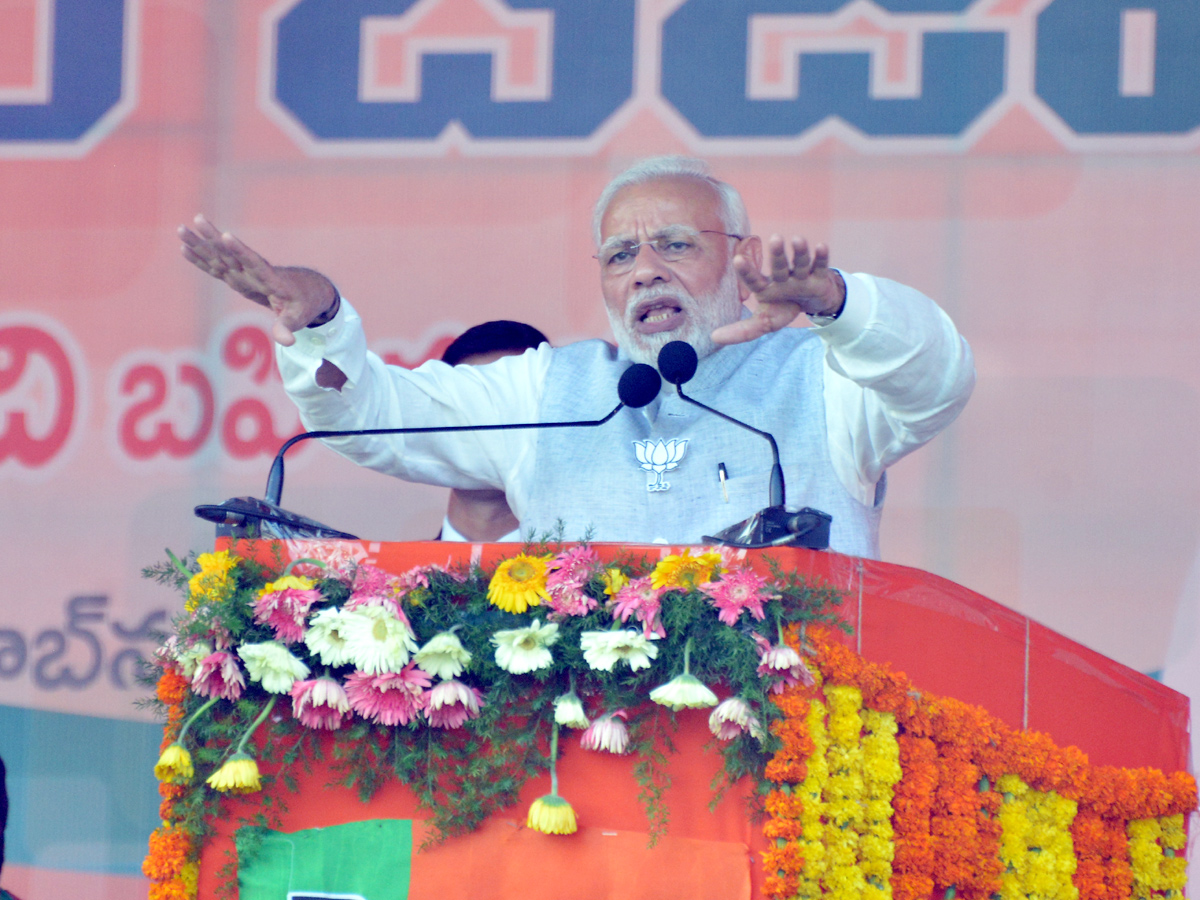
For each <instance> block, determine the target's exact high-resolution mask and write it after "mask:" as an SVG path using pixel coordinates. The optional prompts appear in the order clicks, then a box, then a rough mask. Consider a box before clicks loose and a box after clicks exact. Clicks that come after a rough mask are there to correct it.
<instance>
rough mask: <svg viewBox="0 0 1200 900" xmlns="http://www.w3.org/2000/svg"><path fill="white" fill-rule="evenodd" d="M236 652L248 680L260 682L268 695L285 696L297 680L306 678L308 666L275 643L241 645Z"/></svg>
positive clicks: (285, 648)
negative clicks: (243, 665) (244, 666)
mask: <svg viewBox="0 0 1200 900" xmlns="http://www.w3.org/2000/svg"><path fill="white" fill-rule="evenodd" d="M237 652H238V656H240V657H241V658H242V661H243V662H244V663H245V664H246V672H247V673H249V675H250V679H251V680H252V681H258V682H261V683H262V686H263V690H264V691H267V692H268V693H271V694H286V693H288V692H289V691H291V689H292V685H293V684H294V683H295V682H296V679H297V678H307V677H308V666H306V665H305V664H304V663H302V662H301V661H300V660H298V659H296V657H294V656H293V655H292V654H291V652H290V651H289V650H288V648H287V647H285V646H283V644H280V643H279V642H277V641H263V642H262V643H261V644H242V646H240V647H238V651H237Z"/></svg>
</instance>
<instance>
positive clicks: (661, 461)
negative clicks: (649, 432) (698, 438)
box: [633, 438, 688, 491]
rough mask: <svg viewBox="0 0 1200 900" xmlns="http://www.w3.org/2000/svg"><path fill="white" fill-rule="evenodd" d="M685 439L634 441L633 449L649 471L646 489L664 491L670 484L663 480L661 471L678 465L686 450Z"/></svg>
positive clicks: (669, 469) (644, 467) (643, 466)
mask: <svg viewBox="0 0 1200 900" xmlns="http://www.w3.org/2000/svg"><path fill="white" fill-rule="evenodd" d="M687 445H688V442H687V441H666V442H664V441H663V439H662V438H659V439H658V440H657V441H634V442H633V450H634V452H635V453H636V454H637V460H638V462H639V463H641V464H642V468H643V469H645V470H646V471H647V472H649V473H650V481H649V482H648V483H647V484H646V490H648V491H665V490H667V488H669V487H670V486H671V485H670V483H669V482H666V481H663V473H664V472H669V471H671V470H672V469H674V468H675V467H676V466H678V465H679V461H680V460H681V459H683V454H684V452H685V451H686V450H687Z"/></svg>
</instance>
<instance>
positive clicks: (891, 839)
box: [764, 628, 1196, 900]
mask: <svg viewBox="0 0 1200 900" xmlns="http://www.w3.org/2000/svg"><path fill="white" fill-rule="evenodd" d="M785 636H786V639H787V641H788V643H789V644H790V645H791V646H793V647H794V648H796V649H798V650H799V649H801V635H800V633H799V632H798V630H797V629H795V628H793V629H789V630H787V632H786V635H785ZM804 643H805V645H806V646H805V650H807V651H809V652H810V654H811V655H810V658H811V659H812V661H813V665H814V667H815V668H816V669H817V670H818V672H819V678H818V687H817V688H813V689H803V688H798V687H797V688H789V689H787V690H785V691H784V692H783V693H782V694H781V695H780V696H779V698H778V699H777V703H778V704H779V706H780V708H781V710H783V711H784V714H785V719H784V720H783V721H782V722H777V723H775V724H774V725H773V731H774V733H775V734H777V735H779V736H780V737H781V739H782V740H783V746H782V748H781V749H780V750H779V752H778V753H777V754H776V756H775V758H774V759H773V760H772V761H771V762H770V763H769V764H768V766H767V769H766V771H767V777H768V778H769V779H770V780H771V781H773V782H775V783H776V785H777V787H778V788H779V791H772V792H771V793H770V794H768V802H767V804H766V812H767V814H768V816H769V820H768V822H767V824H766V826H765V834H766V835H767V837H768V838H771V839H774V840H775V841H776V844H777V847H776V848H775V849H774V850H772V851H768V852H767V853H766V854H764V867H765V869H766V872H767V878H766V881H765V893H766V895H767V896H769V897H772V898H779V900H784V898H789V900H790V898H793V897H796V898H802V897H814V896H817V895H818V894H821V893H826V894H834V895H845V894H847V893H849V892H854V891H858V892H859V893H860V894H861V895H862V896H870V897H876V898H880V897H882V896H886V890H885V889H883V888H882V887H881V886H879V885H877V884H876V882H877V881H878V880H879V879H880V875H881V874H882V873H884V872H886V871H887V869H885V868H884V865H885V863H886V862H890V866H889V868H890V876H889V877H888V878H887V882H888V889H890V893H891V896H892V897H893V898H894V900H923V898H926V897H928V896H930V895H931V894H933V893H935V891H938V890H941V891H948V890H949V889H953V891H954V893H955V894H956V895H961V896H962V897H963V898H966V900H988V898H992V897H994V896H998V897H999V898H1002V900H1017V898H1021V900H1025V898H1036V900H1152V898H1153V900H1162V898H1164V897H1165V898H1180V897H1181V896H1182V893H1181V892H1182V889H1183V886H1184V882H1185V879H1186V872H1185V865H1186V864H1185V860H1184V858H1183V856H1182V849H1183V848H1184V847H1185V845H1186V835H1185V834H1184V828H1183V815H1184V814H1186V813H1188V812H1191V811H1192V810H1194V809H1196V783H1195V780H1194V779H1193V778H1192V776H1191V775H1189V774H1188V773H1186V772H1173V773H1163V772H1160V771H1158V770H1154V769H1118V768H1115V767H1110V766H1091V765H1089V764H1088V760H1087V757H1086V755H1085V754H1083V753H1082V752H1081V751H1080V750H1078V749H1077V748H1075V747H1066V748H1060V747H1057V746H1055V744H1054V742H1053V741H1052V740H1051V739H1050V737H1049V736H1047V735H1045V734H1039V733H1036V732H1023V731H1018V730H1015V729H1012V728H1010V727H1008V726H1007V725H1005V724H1004V723H1003V722H1000V721H999V720H998V719H995V718H994V717H992V716H991V715H989V714H988V713H987V712H986V711H985V710H982V709H980V708H978V707H975V706H971V705H970V704H966V703H962V702H960V701H958V700H954V699H952V698H946V697H937V696H934V695H931V694H923V693H921V692H919V691H918V690H917V689H916V688H915V686H914V685H912V683H911V682H910V681H909V680H908V678H907V677H906V676H905V675H903V674H902V673H894V672H892V671H891V670H890V669H889V668H888V667H886V666H880V665H876V664H874V663H870V662H867V661H866V660H864V659H863V658H862V657H860V656H858V655H857V654H855V653H853V652H852V651H851V650H849V649H848V648H847V647H845V646H843V645H842V644H840V643H838V642H837V640H836V639H835V637H834V636H833V635H831V634H829V633H827V632H822V631H810V632H809V633H808V634H807V635H805V636H804ZM822 684H823V685H824V687H821V686H820V685H822ZM860 698H861V707H859V706H858V705H856V704H857V703H858V701H859V699H860ZM823 699H824V700H825V701H827V702H828V708H826V706H825V704H824V703H822V700H823ZM887 717H891V721H892V722H893V723H894V727H895V728H896V729H897V731H896V733H895V737H894V739H893V740H892V741H891V746H894V747H895V753H896V769H897V771H898V772H899V773H900V774H899V775H898V776H897V777H898V780H897V781H896V782H895V783H894V788H890V787H889V786H888V785H886V784H885V783H884V782H883V781H880V782H877V783H872V782H871V781H870V778H869V777H868V778H866V779H865V780H862V779H856V777H855V776H854V774H853V770H854V766H855V765H858V764H859V762H861V760H860V759H859V758H858V757H856V753H859V754H864V755H866V756H867V757H868V758H874V757H875V756H876V754H878V753H880V752H881V750H882V748H883V747H884V746H885V745H886V741H885V740H884V738H885V737H887V736H888V735H887V730H888V729H889V728H891V727H892V726H891V725H889V724H886V723H887V722H888V718H887ZM855 718H857V719H858V720H859V723H860V729H861V730H860V731H858V732H856V730H855V723H854V719H855ZM827 725H828V730H829V736H828V737H826V735H825V728H826V727H827ZM881 732H882V734H881ZM856 738H860V740H859V743H858V748H859V749H858V750H857V751H856V750H855V749H854V747H853V742H854V740H855V739H856ZM805 746H811V747H812V748H813V749H812V752H811V753H810V755H809V757H808V759H807V760H806V762H805V763H804V764H803V765H801V764H800V763H799V762H798V759H797V756H798V749H799V748H801V747H805ZM866 748H874V749H869V750H868V749H866ZM889 752H891V751H889ZM877 765H878V763H873V762H872V763H866V764H865V766H864V767H863V768H862V770H861V771H863V772H867V771H871V770H873V769H874V768H875V767H876V766H877ZM803 773H807V774H806V777H805V781H804V782H803V783H802V784H801V786H800V788H799V789H798V790H797V791H796V793H797V794H798V795H799V798H798V799H795V800H792V799H791V797H790V796H789V795H787V794H786V793H783V792H786V791H787V789H788V788H789V786H790V785H793V784H795V779H796V778H797V777H798V776H799V775H801V774H803ZM830 773H832V774H830ZM826 778H828V781H829V784H826V783H825V781H824V779H826ZM784 797H788V799H789V802H784V800H783V798H784ZM855 797H858V798H859V799H860V800H861V801H862V807H861V812H860V813H855V812H854V811H853V810H851V809H850V808H849V806H848V804H847V803H846V801H847V800H851V799H853V798H855ZM885 804H890V805H887V806H885ZM885 809H888V810H890V821H889V822H888V826H889V827H890V831H891V834H890V835H889V834H888V828H885V827H883V816H882V813H883V811H884V810H885ZM866 823H871V827H867V824H866ZM875 823H878V825H877V826H876V824H875ZM797 826H799V829H798V830H799V833H798V835H797ZM850 831H854V832H855V833H856V835H857V836H856V837H851V836H849V835H848V834H847V832H850ZM885 845H886V849H885ZM1177 851H1179V854H1178V855H1177ZM889 852H890V853H891V857H890V860H889V858H888V853H889ZM853 853H857V854H858V862H857V864H855V865H854V866H853V867H854V868H857V871H856V872H854V871H851V870H850V869H851V867H852V866H851V856H852V854H853Z"/></svg>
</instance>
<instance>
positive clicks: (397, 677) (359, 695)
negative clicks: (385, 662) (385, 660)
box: [346, 663, 430, 725]
mask: <svg viewBox="0 0 1200 900" xmlns="http://www.w3.org/2000/svg"><path fill="white" fill-rule="evenodd" d="M429 683H430V682H429V676H428V675H426V674H425V673H424V672H422V671H421V670H420V669H418V668H417V665H416V663H409V664H408V665H407V666H405V667H404V668H403V669H401V670H400V671H399V672H384V673H383V674H382V675H369V674H367V673H366V672H355V673H354V674H353V675H351V676H350V677H349V678H347V679H346V696H347V697H348V698H349V699H350V708H351V709H353V710H354V711H355V712H356V713H358V714H359V715H360V716H362V717H363V718H364V719H370V720H371V721H372V722H378V723H379V724H380V725H407V724H408V723H409V722H411V721H412V720H413V719H415V718H416V717H417V715H418V714H419V713H420V712H421V710H423V709H424V708H425V704H426V703H427V702H428V698H427V694H426V691H425V689H426V688H427V687H429Z"/></svg>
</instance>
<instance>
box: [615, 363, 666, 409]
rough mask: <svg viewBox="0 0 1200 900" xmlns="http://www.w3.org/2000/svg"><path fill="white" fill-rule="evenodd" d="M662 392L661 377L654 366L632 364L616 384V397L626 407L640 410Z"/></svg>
mask: <svg viewBox="0 0 1200 900" xmlns="http://www.w3.org/2000/svg"><path fill="white" fill-rule="evenodd" d="M661 390H662V377H661V376H660V375H659V374H658V372H657V371H655V369H654V366H648V365H646V364H645V363H634V364H633V365H632V366H630V367H629V368H628V369H626V370H625V371H624V372H623V373H622V375H621V380H620V381H619V382H617V397H618V398H620V400H621V402H622V403H624V404H625V405H626V406H630V407H633V408H634V409H641V408H642V407H643V406H645V405H646V404H647V403H649V402H650V401H651V400H653V399H654V398H655V397H657V396H658V392H659V391H661Z"/></svg>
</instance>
